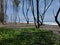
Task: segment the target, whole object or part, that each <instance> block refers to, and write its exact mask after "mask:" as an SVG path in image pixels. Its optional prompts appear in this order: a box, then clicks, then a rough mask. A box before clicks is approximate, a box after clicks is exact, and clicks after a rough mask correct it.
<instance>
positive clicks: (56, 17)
mask: <svg viewBox="0 0 60 45" xmlns="http://www.w3.org/2000/svg"><path fill="white" fill-rule="evenodd" d="M59 12H60V8H59V9H58V11H57V14H56V16H55V21H56V23H57V24H58V26H59V27H60V23H59V21H58V15H59Z"/></svg>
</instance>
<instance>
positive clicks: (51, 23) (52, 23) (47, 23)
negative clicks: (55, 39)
mask: <svg viewBox="0 0 60 45" xmlns="http://www.w3.org/2000/svg"><path fill="white" fill-rule="evenodd" d="M21 23H26V22H21ZM29 23H33V22H29ZM43 24H46V25H58V24H57V23H56V22H43Z"/></svg>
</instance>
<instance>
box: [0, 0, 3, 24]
mask: <svg viewBox="0 0 60 45" xmlns="http://www.w3.org/2000/svg"><path fill="white" fill-rule="evenodd" d="M3 1H4V0H0V22H1V23H2V24H4V5H3Z"/></svg>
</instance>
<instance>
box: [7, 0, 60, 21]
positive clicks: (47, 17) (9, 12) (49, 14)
mask: <svg viewBox="0 0 60 45" xmlns="http://www.w3.org/2000/svg"><path fill="white" fill-rule="evenodd" d="M34 2H35V1H34ZM59 6H60V4H59V0H54V1H53V3H52V5H51V6H50V8H49V9H48V10H47V12H46V14H45V18H44V21H47V22H53V21H54V16H53V10H54V13H55V14H56V12H57V10H58V8H59ZM7 7H8V9H7V15H8V21H11V15H13V7H12V3H11V0H8V6H7ZM34 7H36V6H34ZM40 10H41V13H42V11H43V0H41V4H40ZM35 12H36V11H35ZM28 14H29V19H30V21H33V16H32V13H31V10H30V11H29V13H28ZM19 15H20V21H21V22H25V18H24V16H23V14H22V6H21V4H20V7H19ZM59 15H60V14H59ZM59 17H60V16H59ZM17 21H18V19H17ZM59 21H60V18H59Z"/></svg>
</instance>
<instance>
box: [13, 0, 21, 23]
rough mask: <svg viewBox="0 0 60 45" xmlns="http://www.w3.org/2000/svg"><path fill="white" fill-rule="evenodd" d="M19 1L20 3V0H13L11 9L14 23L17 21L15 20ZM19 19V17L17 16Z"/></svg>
mask: <svg viewBox="0 0 60 45" xmlns="http://www.w3.org/2000/svg"><path fill="white" fill-rule="evenodd" d="M19 3H20V0H13V11H14V23H15V24H16V23H17V22H16V21H17V16H18V10H19V9H18V7H19ZM18 17H19V16H18ZM19 20H20V18H19Z"/></svg>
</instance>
